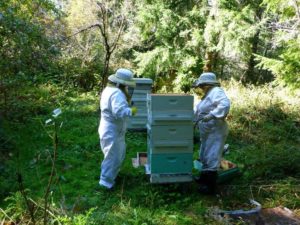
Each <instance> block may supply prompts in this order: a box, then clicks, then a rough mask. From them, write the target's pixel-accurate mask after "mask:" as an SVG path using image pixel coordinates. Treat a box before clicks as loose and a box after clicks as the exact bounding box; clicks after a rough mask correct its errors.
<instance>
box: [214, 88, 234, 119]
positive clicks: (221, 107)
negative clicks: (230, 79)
mask: <svg viewBox="0 0 300 225" xmlns="http://www.w3.org/2000/svg"><path fill="white" fill-rule="evenodd" d="M211 100H212V104H213V105H214V106H215V108H214V109H213V110H212V111H211V112H210V114H211V115H212V116H214V117H216V118H223V117H226V116H227V114H228V113H229V109H230V100H229V99H228V98H227V96H226V94H225V92H224V91H223V90H222V89H221V88H218V89H217V90H216V91H215V92H214V93H213V95H212V97H211Z"/></svg>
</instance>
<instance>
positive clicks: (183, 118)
mask: <svg viewBox="0 0 300 225" xmlns="http://www.w3.org/2000/svg"><path fill="white" fill-rule="evenodd" d="M147 106H148V124H147V132H148V145H147V146H148V149H147V155H148V157H147V158H148V159H147V167H146V169H147V173H148V174H150V181H151V182H152V183H171V182H187V181H191V180H192V176H191V173H192V167H193V122H192V121H193V96H190V95H174V94H173V95H169V94H168V95H159V94H149V95H148V98H147Z"/></svg>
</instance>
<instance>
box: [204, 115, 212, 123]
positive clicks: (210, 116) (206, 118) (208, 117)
mask: <svg viewBox="0 0 300 225" xmlns="http://www.w3.org/2000/svg"><path fill="white" fill-rule="evenodd" d="M213 118H214V116H213V115H211V114H207V115H206V116H204V117H203V119H202V121H203V122H208V121H210V120H212V119H213Z"/></svg>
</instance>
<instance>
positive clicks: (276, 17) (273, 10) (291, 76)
mask: <svg viewBox="0 0 300 225" xmlns="http://www.w3.org/2000/svg"><path fill="white" fill-rule="evenodd" d="M263 5H264V6H265V7H266V9H267V12H268V13H270V14H271V15H272V16H270V19H269V20H268V23H267V24H268V26H267V28H268V29H269V31H270V32H272V33H273V42H272V49H274V50H273V52H275V53H276V54H273V55H271V56H270V57H268V56H265V55H259V54H257V55H256V59H257V60H258V61H259V62H260V63H259V65H258V66H261V67H263V68H264V69H267V70H269V71H271V72H272V73H273V74H274V75H275V76H276V80H277V81H278V82H283V83H284V84H287V85H289V86H291V87H293V88H300V79H299V77H300V54H299V52H300V2H299V0H289V1H284V0H264V1H263Z"/></svg>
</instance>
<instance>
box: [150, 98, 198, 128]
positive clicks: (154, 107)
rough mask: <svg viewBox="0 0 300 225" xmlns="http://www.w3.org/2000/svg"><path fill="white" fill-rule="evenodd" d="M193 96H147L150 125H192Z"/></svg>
mask: <svg viewBox="0 0 300 225" xmlns="http://www.w3.org/2000/svg"><path fill="white" fill-rule="evenodd" d="M193 101H194V100H193V96H191V95H176V94H173V95H162V94H148V97H147V107H148V123H149V124H150V125H186V124H190V125H191V124H192V123H193V117H194V112H193Z"/></svg>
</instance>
